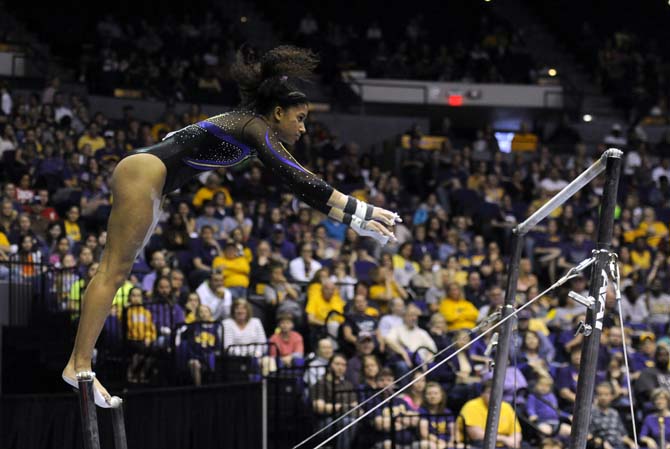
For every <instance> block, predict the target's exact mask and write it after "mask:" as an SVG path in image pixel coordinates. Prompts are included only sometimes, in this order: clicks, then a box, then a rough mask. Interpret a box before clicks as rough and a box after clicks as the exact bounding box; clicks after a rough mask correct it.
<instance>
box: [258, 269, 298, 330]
mask: <svg viewBox="0 0 670 449" xmlns="http://www.w3.org/2000/svg"><path fill="white" fill-rule="evenodd" d="M263 297H264V298H265V303H266V304H269V305H271V306H274V307H276V308H277V313H276V315H277V317H279V315H282V314H290V315H291V316H292V317H293V319H294V320H295V321H296V322H299V323H300V322H302V320H303V311H302V307H301V305H300V304H299V299H300V296H299V293H298V289H297V287H296V286H294V285H293V284H291V283H289V282H288V281H287V280H286V277H285V276H284V270H283V268H282V266H281V265H278V264H276V265H273V266H272V268H271V270H270V282H269V283H268V284H267V285H266V286H265V288H264V291H263Z"/></svg>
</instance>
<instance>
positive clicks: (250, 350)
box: [223, 317, 267, 357]
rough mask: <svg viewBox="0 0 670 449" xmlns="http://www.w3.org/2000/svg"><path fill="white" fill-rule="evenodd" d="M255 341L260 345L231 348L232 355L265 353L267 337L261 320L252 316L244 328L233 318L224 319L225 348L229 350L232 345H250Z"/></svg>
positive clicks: (258, 355) (260, 354) (259, 354)
mask: <svg viewBox="0 0 670 449" xmlns="http://www.w3.org/2000/svg"><path fill="white" fill-rule="evenodd" d="M253 343H258V346H247V347H235V348H232V349H231V352H230V353H231V354H232V355H253V356H256V357H260V356H262V355H264V352H265V343H267V337H266V336H265V330H264V329H263V324H262V323H261V320H259V319H258V318H253V317H252V318H251V319H250V320H249V322H248V323H247V325H246V326H244V328H243V329H241V328H240V327H239V326H238V325H237V323H236V322H235V320H233V319H232V318H226V319H225V320H223V348H224V350H227V349H228V348H229V347H230V346H231V345H250V344H253Z"/></svg>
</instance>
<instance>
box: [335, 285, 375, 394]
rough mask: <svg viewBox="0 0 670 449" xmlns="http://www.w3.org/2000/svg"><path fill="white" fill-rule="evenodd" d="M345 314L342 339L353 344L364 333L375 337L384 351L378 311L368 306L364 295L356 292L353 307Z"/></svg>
mask: <svg viewBox="0 0 670 449" xmlns="http://www.w3.org/2000/svg"><path fill="white" fill-rule="evenodd" d="M345 315H346V318H345V321H344V324H343V325H342V337H343V338H344V341H346V342H348V343H350V344H352V345H354V344H356V341H357V340H358V337H359V335H360V334H362V333H365V334H367V335H369V336H371V337H373V338H375V339H376V340H377V341H376V342H379V344H380V345H381V346H380V351H381V352H384V346H383V344H384V343H383V340H382V338H381V334H380V333H379V329H378V327H377V325H378V323H379V320H378V317H379V312H378V311H377V309H375V308H374V307H368V300H367V299H365V296H364V295H362V294H358V295H356V296H355V297H354V300H353V307H352V309H351V311H350V312H349V313H347V314H345ZM376 342H375V343H376ZM354 383H356V382H354Z"/></svg>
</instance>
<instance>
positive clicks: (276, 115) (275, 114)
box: [272, 105, 286, 122]
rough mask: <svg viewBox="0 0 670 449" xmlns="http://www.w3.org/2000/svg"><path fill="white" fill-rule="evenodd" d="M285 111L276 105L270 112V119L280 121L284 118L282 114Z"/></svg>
mask: <svg viewBox="0 0 670 449" xmlns="http://www.w3.org/2000/svg"><path fill="white" fill-rule="evenodd" d="M285 112H286V111H284V108H282V107H281V106H279V105H277V106H275V107H274V109H273V110H272V118H273V119H275V120H276V121H278V122H281V121H282V118H284V114H285Z"/></svg>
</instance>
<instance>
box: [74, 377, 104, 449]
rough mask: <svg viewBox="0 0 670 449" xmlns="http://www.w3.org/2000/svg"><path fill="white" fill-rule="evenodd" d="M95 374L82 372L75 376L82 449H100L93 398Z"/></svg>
mask: <svg viewBox="0 0 670 449" xmlns="http://www.w3.org/2000/svg"><path fill="white" fill-rule="evenodd" d="M94 380H95V374H93V373H91V372H83V373H79V374H77V382H78V384H79V411H80V413H81V429H82V434H83V437H84V449H100V435H99V433H98V415H97V411H96V409H95V400H94V396H93V381H94Z"/></svg>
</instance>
